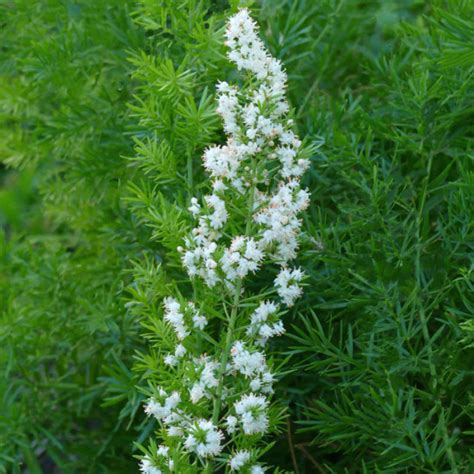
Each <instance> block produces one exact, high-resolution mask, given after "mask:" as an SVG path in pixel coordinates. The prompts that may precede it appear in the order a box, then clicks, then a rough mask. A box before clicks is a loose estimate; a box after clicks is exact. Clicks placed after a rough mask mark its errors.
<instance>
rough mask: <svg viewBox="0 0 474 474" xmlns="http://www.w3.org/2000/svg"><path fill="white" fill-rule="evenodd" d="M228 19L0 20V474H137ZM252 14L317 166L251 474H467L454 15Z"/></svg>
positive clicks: (120, 9) (98, 1) (124, 4)
mask: <svg viewBox="0 0 474 474" xmlns="http://www.w3.org/2000/svg"><path fill="white" fill-rule="evenodd" d="M239 3H244V2H238V1H233V2H230V5H229V3H228V2H226V1H223V0H222V1H210V0H207V1H201V2H198V1H196V0H179V1H178V0H163V1H156V0H143V1H139V2H138V1H132V0H126V1H124V0H107V1H106V0H94V1H92V0H82V1H72V0H71V1H69V0H42V1H41V2H32V1H29V0H13V1H4V2H1V3H0V24H1V30H0V45H1V46H0V58H1V60H0V160H1V162H2V163H3V167H2V168H1V169H0V225H1V232H0V309H1V319H0V399H1V406H2V410H1V411H0V472H12V473H20V472H30V473H35V474H36V473H41V472H44V473H55V472H58V473H59V472H64V473H82V472H89V473H122V472H123V473H128V472H136V471H137V468H136V460H134V459H133V455H135V454H137V449H136V448H135V447H134V442H140V443H141V442H145V440H146V439H147V437H148V436H149V435H150V434H151V433H152V431H153V424H152V422H149V421H147V420H144V418H143V415H142V409H141V402H142V399H143V395H142V394H141V393H142V392H141V388H143V386H144V384H145V381H144V380H145V378H147V377H150V374H153V370H154V362H155V360H156V351H157V350H158V347H157V345H158V342H159V341H158V340H157V338H156V337H155V336H154V333H155V332H156V308H157V306H158V305H159V303H160V299H161V297H162V295H163V294H165V293H166V287H167V285H168V284H170V282H171V281H173V280H174V279H181V278H183V277H184V274H183V273H182V270H181V269H180V268H179V259H178V256H177V254H176V252H175V246H176V243H177V241H178V240H179V236H180V235H182V234H183V233H184V232H185V230H186V228H187V226H189V225H190V223H189V222H188V220H187V219H188V217H187V215H186V212H185V209H186V207H187V205H186V200H187V199H188V196H189V193H190V190H191V189H193V190H194V191H196V192H197V193H199V189H200V187H199V186H200V185H199V183H201V182H202V180H203V173H202V170H201V169H200V166H199V163H200V155H201V152H202V150H203V148H204V147H205V146H206V145H207V144H208V143H210V142H212V141H219V140H220V139H221V138H222V137H223V135H222V131H221V129H220V124H219V121H218V120H217V118H216V115H215V112H214V107H215V105H214V101H213V94H214V87H215V83H216V82H217V81H218V80H220V79H225V78H229V77H231V76H232V74H233V72H232V70H231V68H230V67H229V65H228V64H227V62H226V60H225V57H224V53H225V51H224V48H223V45H222V34H221V33H222V32H221V28H222V26H223V24H224V21H225V18H226V17H227V16H228V15H229V13H230V12H231V11H233V9H234V10H235V8H237V6H238V4H239ZM246 3H247V4H250V3H252V2H246ZM252 9H253V12H254V15H255V16H256V17H257V18H258V20H259V23H260V25H261V27H262V34H263V36H264V39H265V41H266V43H267V44H268V46H269V48H270V49H271V51H272V52H273V54H275V55H276V56H278V57H279V58H281V59H282V61H283V62H284V64H285V66H286V68H287V70H288V73H289V95H290V100H291V103H292V105H293V106H294V107H295V116H296V119H297V122H298V126H299V130H300V134H301V135H302V136H305V137H307V139H309V140H311V141H313V142H314V144H315V145H317V147H318V151H317V153H316V154H315V156H314V157H313V158H312V167H311V171H310V172H309V173H308V174H307V177H306V185H307V186H308V187H309V188H310V190H311V192H312V205H311V208H310V210H309V212H308V213H307V217H306V220H305V238H304V242H303V246H302V252H301V258H300V263H301V265H302V266H303V267H304V268H305V270H306V271H307V272H308V273H309V275H310V277H311V278H310V281H309V285H308V287H307V288H306V293H305V298H304V299H303V300H302V301H300V302H299V303H298V305H297V307H296V308H295V309H294V311H293V312H292V314H291V315H290V316H289V317H288V320H287V323H286V325H287V327H288V328H289V331H288V334H287V335H286V336H285V337H284V338H281V340H280V341H278V342H277V343H276V344H275V347H274V348H275V352H276V353H277V354H280V357H284V356H291V359H290V362H289V363H288V364H287V367H288V369H289V370H288V373H287V374H286V375H285V376H284V377H283V378H282V380H281V381H280V382H279V384H278V391H277V394H276V397H277V398H278V399H279V400H280V401H281V402H283V403H284V404H286V405H287V406H288V413H289V417H288V422H287V425H286V427H285V430H283V432H282V433H281V435H280V436H279V437H278V438H276V439H274V440H273V441H275V442H276V444H275V447H274V448H273V449H272V450H271V451H270V453H269V454H268V460H271V462H272V463H273V464H274V465H277V466H279V467H280V468H281V469H283V470H287V471H289V472H296V473H314V472H321V473H322V472H327V473H330V472H335V473H336V472H355V473H357V472H387V473H391V472H472V471H473V470H474V462H473V458H474V457H473V454H474V451H473V447H474V444H473V440H472V437H473V435H474V429H473V427H472V420H473V416H474V396H473V391H472V388H473V362H474V358H473V348H474V323H473V319H472V315H473V309H474V297H473V289H474V265H473V255H474V253H473V252H474V248H473V247H474V229H473V225H474V168H473V156H474V155H473V139H474V127H473V123H474V107H473V104H474V92H473V91H474V89H473V85H474V84H473V73H474V40H473V38H474V7H473V5H472V2H471V1H469V0H464V1H463V0H452V1H442V0H433V1H419V0H398V1H395V0H393V1H390V0H384V1H382V0H380V1H362V0H345V1H344V0H318V1H313V0H293V1H291V0H261V1H258V2H254V3H253V4H252Z"/></svg>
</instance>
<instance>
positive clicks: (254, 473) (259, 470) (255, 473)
mask: <svg viewBox="0 0 474 474" xmlns="http://www.w3.org/2000/svg"><path fill="white" fill-rule="evenodd" d="M264 473H265V469H263V467H262V466H260V465H258V464H254V465H253V466H252V467H251V468H250V474H264Z"/></svg>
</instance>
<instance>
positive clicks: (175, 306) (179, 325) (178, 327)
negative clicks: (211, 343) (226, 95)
mask: <svg viewBox="0 0 474 474" xmlns="http://www.w3.org/2000/svg"><path fill="white" fill-rule="evenodd" d="M163 303H164V306H165V314H164V319H165V321H167V322H169V323H170V324H171V326H173V329H174V331H175V333H176V337H177V338H178V339H179V340H180V341H182V340H183V339H184V338H185V337H186V336H187V335H189V331H188V330H187V328H186V325H185V324H184V315H183V313H182V312H181V305H180V304H179V303H178V301H176V300H175V299H174V298H171V297H167V298H165V299H164V301H163Z"/></svg>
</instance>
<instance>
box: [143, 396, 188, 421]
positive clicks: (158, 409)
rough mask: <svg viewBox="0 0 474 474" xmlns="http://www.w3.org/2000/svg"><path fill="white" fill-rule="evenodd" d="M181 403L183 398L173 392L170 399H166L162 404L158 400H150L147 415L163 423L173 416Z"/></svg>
mask: <svg viewBox="0 0 474 474" xmlns="http://www.w3.org/2000/svg"><path fill="white" fill-rule="evenodd" d="M165 396H166V393H165ZM162 397H163V395H162ZM180 401H181V396H180V394H179V393H178V392H173V393H172V394H171V395H170V396H169V397H166V398H164V400H163V401H162V402H159V401H158V400H156V398H150V399H149V400H148V402H147V404H146V405H145V413H146V414H147V415H148V416H150V415H153V416H154V417H155V418H156V419H157V420H159V421H161V420H162V419H164V418H166V417H168V416H169V415H171V413H172V411H173V410H174V409H175V408H176V407H177V406H178V404H179V402H180Z"/></svg>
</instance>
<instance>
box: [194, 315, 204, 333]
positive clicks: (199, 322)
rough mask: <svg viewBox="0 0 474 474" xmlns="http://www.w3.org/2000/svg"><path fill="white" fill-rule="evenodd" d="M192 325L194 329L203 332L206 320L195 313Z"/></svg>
mask: <svg viewBox="0 0 474 474" xmlns="http://www.w3.org/2000/svg"><path fill="white" fill-rule="evenodd" d="M193 323H194V327H195V328H198V329H201V330H203V329H204V328H205V327H206V325H207V319H206V317H205V316H203V315H201V314H199V312H198V311H196V312H195V313H194V315H193Z"/></svg>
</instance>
